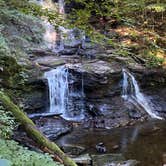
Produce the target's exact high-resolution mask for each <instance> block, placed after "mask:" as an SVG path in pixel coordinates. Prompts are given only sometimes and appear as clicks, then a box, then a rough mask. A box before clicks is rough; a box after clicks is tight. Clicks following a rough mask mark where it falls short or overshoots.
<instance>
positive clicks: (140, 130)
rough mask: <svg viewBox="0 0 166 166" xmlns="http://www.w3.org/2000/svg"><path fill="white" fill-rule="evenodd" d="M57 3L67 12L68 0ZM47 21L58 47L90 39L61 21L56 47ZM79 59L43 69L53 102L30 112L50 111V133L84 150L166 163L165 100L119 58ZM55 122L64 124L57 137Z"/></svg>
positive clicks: (144, 163) (155, 165)
mask: <svg viewBox="0 0 166 166" xmlns="http://www.w3.org/2000/svg"><path fill="white" fill-rule="evenodd" d="M42 2H43V1H42ZM58 5H59V13H60V14H62V15H64V17H65V7H64V0H59V1H58ZM45 23H46V29H47V31H46V34H45V36H44V37H45V38H46V39H47V40H48V41H47V40H46V41H47V43H48V47H49V48H50V49H52V51H53V52H58V53H59V52H60V51H64V50H65V49H71V48H73V46H74V48H75V47H76V46H78V45H79V44H82V45H84V44H85V43H84V42H85V35H83V32H80V31H79V30H77V31H78V32H79V39H78V38H77V36H75V34H74V32H75V30H74V29H66V28H64V27H59V33H60V34H59V35H60V39H59V40H60V43H59V46H58V47H56V34H55V32H54V31H52V28H53V27H52V26H51V25H50V24H48V22H45ZM64 34H67V37H65V35H64ZM80 34H82V35H80ZM77 39H78V40H77ZM65 47H66V48H65ZM82 47H83V46H82ZM76 49H79V48H77V47H76ZM76 52H77V51H76ZM59 55H60V56H61V54H59ZM62 55H63V54H62ZM65 56H68V55H65ZM73 56H78V55H75V54H74V55H73ZM51 58H52V59H54V57H51ZM58 58H59V57H58ZM78 59H81V58H80V57H79V58H78ZM78 62H79V63H76V64H72V63H71V64H70V63H64V64H63V65H59V66H56V67H52V68H49V70H47V71H45V72H43V73H44V74H43V77H42V79H44V80H45V82H46V83H45V84H46V87H47V88H46V91H47V93H46V94H48V96H47V98H48V107H47V108H46V109H45V112H42V113H37V114H31V115H29V116H30V117H32V118H34V117H35V116H36V117H37V118H38V117H40V120H41V121H42V117H44V118H45V119H47V118H48V119H49V118H50V117H47V116H48V115H49V116H51V118H50V119H49V120H50V121H49V120H48V121H47V120H43V122H42V123H43V124H42V126H40V125H39V127H42V129H43V130H44V131H46V133H49V134H50V133H51V134H50V138H54V139H52V140H53V141H55V142H56V143H57V144H58V145H59V146H60V147H63V146H66V145H72V146H81V147H83V149H84V151H83V152H82V153H81V154H90V155H93V154H100V155H101V154H110V153H113V154H122V155H123V156H124V157H125V160H129V159H133V160H137V161H138V162H140V164H139V165H140V166H160V165H161V166H162V163H163V160H165V158H164V156H166V143H165V138H166V122H165V121H164V118H165V117H164V116H165V110H164V109H163V108H165V106H164V107H163V108H162V107H160V106H157V105H155V104H154V100H155V99H153V100H152V99H151V96H150V95H147V94H146V93H144V91H143V90H142V89H141V86H140V84H139V81H138V80H137V77H136V76H135V74H134V73H133V72H132V71H130V70H129V69H128V68H127V67H126V66H125V67H124V66H123V65H121V64H120V65H119V64H118V65H119V66H118V68H117V66H116V65H117V63H113V64H111V65H110V64H109V63H107V62H105V61H101V60H96V61H88V62H86V64H85V65H84V64H83V63H82V60H81V62H80V61H78ZM111 88H112V89H111ZM159 99H160V98H159ZM163 100H164V98H163ZM159 105H160V104H159ZM162 111H163V112H162ZM162 114H164V116H162ZM52 115H53V116H52ZM54 115H58V117H56V116H55V117H54ZM59 117H60V119H63V120H60V123H59V124H60V125H59V124H58V123H55V122H56V120H57V119H58V118H59ZM44 118H43V119H44ZM40 120H39V121H40ZM89 121H90V125H89V126H88V123H89ZM98 121H99V122H98ZM44 123H45V124H46V123H47V124H46V127H45V129H44V125H45V124H44ZM97 123H98V124H97ZM64 124H65V125H66V124H67V125H68V126H67V127H66V126H65V127H64V126H63V125H64ZM58 125H59V126H58ZM70 125H71V126H72V127H71V126H70ZM57 126H58V127H57ZM69 126H70V127H71V128H72V129H71V130H70V129H68V127H69ZM54 128H55V129H56V130H57V132H59V130H61V129H62V128H64V130H63V132H62V133H60V134H59V135H58V138H57V136H55V135H54V134H55V133H54ZM66 131H67V133H66ZM49 134H48V135H49ZM59 136H60V137H59ZM99 144H102V146H103V147H104V150H103V152H101V153H100V152H99V151H98V150H97V148H96V146H98V145H99ZM101 166H102V165H101ZM103 166H104V165H103ZM107 166H111V165H109V163H108V164H107ZM119 166H121V165H119ZM123 166H132V165H123Z"/></svg>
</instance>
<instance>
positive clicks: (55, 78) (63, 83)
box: [44, 66, 69, 114]
mask: <svg viewBox="0 0 166 166" xmlns="http://www.w3.org/2000/svg"><path fill="white" fill-rule="evenodd" d="M44 77H45V78H47V80H48V87H49V101H50V108H49V112H50V113H53V112H56V113H62V114H64V113H65V112H66V110H67V104H68V95H69V88H68V70H67V68H65V67H63V66H62V67H58V68H57V69H53V70H51V71H48V72H46V73H45V74H44Z"/></svg>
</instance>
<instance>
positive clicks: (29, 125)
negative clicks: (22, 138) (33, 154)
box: [0, 92, 77, 166]
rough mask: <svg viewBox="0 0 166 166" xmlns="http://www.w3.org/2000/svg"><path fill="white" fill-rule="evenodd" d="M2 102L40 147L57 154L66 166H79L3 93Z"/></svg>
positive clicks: (0, 98)
mask: <svg viewBox="0 0 166 166" xmlns="http://www.w3.org/2000/svg"><path fill="white" fill-rule="evenodd" d="M0 101H1V102H2V104H3V105H4V107H5V108H6V109H7V110H8V111H10V112H11V113H12V115H13V116H14V117H15V118H16V120H17V121H18V122H19V123H20V124H21V125H22V126H23V127H24V129H25V131H26V132H27V134H28V136H29V137H31V138H32V139H33V140H34V141H36V142H37V143H38V144H39V145H40V146H43V147H44V148H46V149H48V150H49V151H50V152H52V153H53V154H56V155H57V156H58V157H59V158H60V159H61V160H62V161H63V164H64V165H66V166H77V164H76V163H75V162H74V161H73V160H72V159H70V158H69V157H68V156H67V155H66V154H65V153H64V152H63V151H62V150H61V149H60V148H59V147H58V146H57V145H56V144H55V143H54V142H51V141H50V140H48V139H47V138H46V137H45V136H44V135H43V134H42V133H41V132H40V131H39V130H38V129H37V128H36V126H35V124H34V123H33V121H32V120H31V119H29V118H28V117H27V115H26V114H25V113H24V112H23V111H21V110H20V109H19V107H18V106H16V105H15V104H14V103H13V102H12V101H11V100H10V98H8V97H7V96H6V95H5V94H4V93H3V92H0Z"/></svg>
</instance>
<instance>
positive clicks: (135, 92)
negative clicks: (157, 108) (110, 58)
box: [122, 69, 162, 119]
mask: <svg viewBox="0 0 166 166" xmlns="http://www.w3.org/2000/svg"><path fill="white" fill-rule="evenodd" d="M122 98H123V99H124V100H126V101H128V102H130V103H132V104H134V105H135V106H136V107H137V108H139V109H144V110H145V111H146V112H147V113H148V114H149V115H150V116H151V117H152V118H156V119H162V118H161V117H160V116H158V115H156V114H155V113H154V112H153V108H152V107H151V105H150V101H148V100H147V99H146V97H145V96H144V94H143V93H141V92H140V89H139V86H138V83H137V81H136V79H135V78H134V76H133V75H132V74H131V73H129V72H128V71H127V70H125V69H123V91H122Z"/></svg>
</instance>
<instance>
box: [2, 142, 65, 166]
mask: <svg viewBox="0 0 166 166" xmlns="http://www.w3.org/2000/svg"><path fill="white" fill-rule="evenodd" d="M0 147H1V148H0V158H1V159H7V160H9V161H10V162H11V166H23V165H24V166H32V165H33V166H46V165H47V166H62V165H60V164H58V163H56V162H54V161H53V160H52V159H51V157H50V156H49V155H48V154H40V153H36V152H33V151H29V150H28V149H27V148H25V147H22V146H20V145H18V143H17V142H15V141H10V140H2V139H0Z"/></svg>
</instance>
